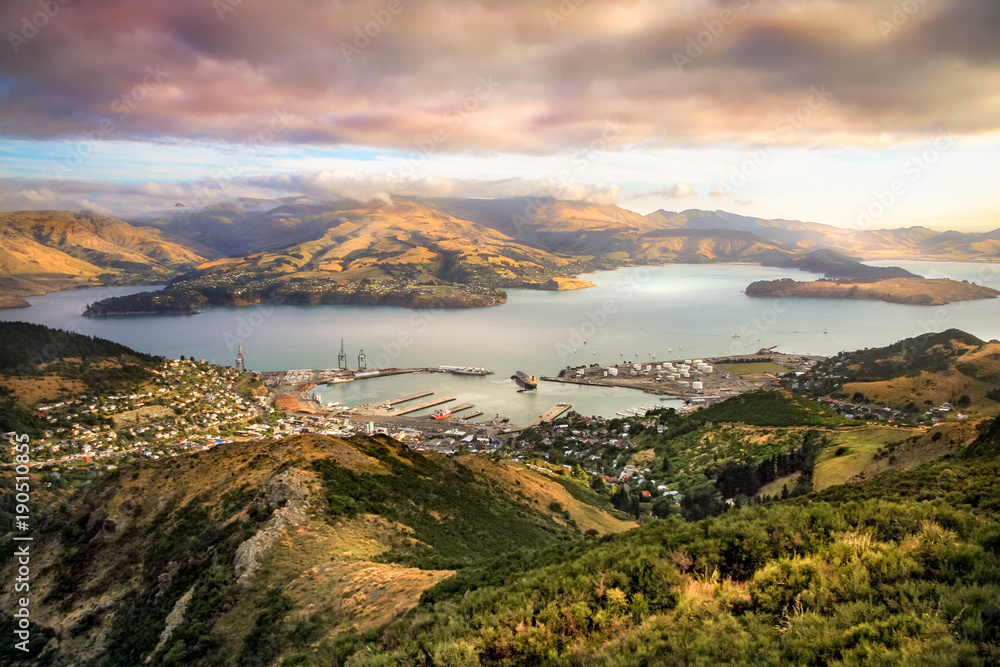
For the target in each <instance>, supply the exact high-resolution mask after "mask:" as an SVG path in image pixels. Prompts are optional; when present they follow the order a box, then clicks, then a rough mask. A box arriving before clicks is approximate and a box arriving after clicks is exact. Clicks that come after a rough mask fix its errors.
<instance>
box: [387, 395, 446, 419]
mask: <svg viewBox="0 0 1000 667" xmlns="http://www.w3.org/2000/svg"><path fill="white" fill-rule="evenodd" d="M432 393H433V392H432ZM454 400H455V397H454V396H445V397H443V398H432V399H431V400H429V401H426V402H424V403H420V404H419V405H412V406H410V407H408V408H403V409H402V410H393V411H392V414H394V415H406V414H409V413H411V412H416V411H417V410H423V409H424V408H433V407H434V406H435V405H441V404H442V403H447V402H448V401H454Z"/></svg>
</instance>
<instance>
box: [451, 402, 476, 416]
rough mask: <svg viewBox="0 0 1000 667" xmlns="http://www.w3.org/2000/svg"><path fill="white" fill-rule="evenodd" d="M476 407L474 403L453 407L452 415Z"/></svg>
mask: <svg viewBox="0 0 1000 667" xmlns="http://www.w3.org/2000/svg"><path fill="white" fill-rule="evenodd" d="M474 407H476V406H475V405H474V404H473V403H462V404H461V405H457V406H455V407H453V408H452V409H451V412H452V414H454V413H456V412H461V411H462V410H468V409H469V408H474Z"/></svg>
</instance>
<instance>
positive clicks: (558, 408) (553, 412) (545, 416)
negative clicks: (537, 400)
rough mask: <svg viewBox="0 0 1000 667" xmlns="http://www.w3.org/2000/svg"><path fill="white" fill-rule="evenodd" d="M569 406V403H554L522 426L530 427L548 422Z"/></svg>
mask: <svg viewBox="0 0 1000 667" xmlns="http://www.w3.org/2000/svg"><path fill="white" fill-rule="evenodd" d="M571 407H573V406H572V405H570V404H569V403H556V404H555V405H554V406H553V407H551V408H549V409H548V410H546V411H545V412H543V413H542V414H540V415H538V416H537V417H535V418H534V419H532V420H531V421H530V422H528V423H527V424H525V425H524V428H532V427H534V426H538V425H539V424H544V423H545V422H550V421H552V420H553V419H555V418H556V417H558V416H559V415H561V414H562V413H564V412H566V411H567V410H569V409H570V408H571Z"/></svg>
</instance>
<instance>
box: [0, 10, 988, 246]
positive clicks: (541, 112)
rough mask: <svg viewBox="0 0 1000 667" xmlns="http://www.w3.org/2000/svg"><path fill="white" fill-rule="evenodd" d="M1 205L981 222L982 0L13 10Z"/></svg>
mask: <svg viewBox="0 0 1000 667" xmlns="http://www.w3.org/2000/svg"><path fill="white" fill-rule="evenodd" d="M0 28H2V32H3V35H4V40H3V41H4V43H3V44H0V54H2V55H0V210H21V209H46V208H60V209H71V210H76V209H84V208H86V209H91V210H95V211H98V212H101V213H106V214H111V215H119V216H122V217H128V216H141V215H154V214H156V213H157V212H159V211H164V210H169V209H170V208H171V207H173V206H175V205H176V204H178V203H181V204H184V205H185V206H204V205H207V204H210V203H214V202H217V201H224V200H227V199H232V198H235V197H240V196H253V197H281V196H287V195H305V196H308V197H313V198H320V199H322V198H336V197H353V198H359V199H371V198H375V197H379V198H386V197H410V196H470V197H495V196H516V195H547V196H554V197H558V198H563V199H572V200H583V201H591V202H598V203H617V204H618V205H620V206H623V207H625V208H629V209H632V210H636V211H639V212H641V213H648V212H651V211H654V210H657V209H660V208H663V209H666V210H672V211H678V210H686V209H693V208H700V209H712V210H715V209H723V210H727V211H732V212H734V213H740V214H743V215H752V216H759V217H765V218H790V219H801V220H811V221H816V222H826V223H830V224H835V225H841V226H847V227H861V228H877V227H895V226H909V225H917V224H919V225H927V226H930V227H934V228H940V229H946V228H948V229H958V230H962V231H980V230H989V229H994V228H997V227H1000V195H998V194H997V193H998V192H1000V189H998V188H996V185H995V183H996V175H995V170H996V166H997V164H998V159H997V158H998V157H1000V39H997V38H996V35H997V34H1000V3H998V2H996V0H661V1H654V0H616V1H604V0H542V1H539V0H495V1H494V0H490V1H485V0H484V1H481V2H462V1H451V2H443V1H441V0H357V1H353V0H352V1H346V0H345V1H341V0H282V2H274V1H270V2H269V1H267V0H169V1H168V0H162V1H157V0H5V2H3V3H2V5H0Z"/></svg>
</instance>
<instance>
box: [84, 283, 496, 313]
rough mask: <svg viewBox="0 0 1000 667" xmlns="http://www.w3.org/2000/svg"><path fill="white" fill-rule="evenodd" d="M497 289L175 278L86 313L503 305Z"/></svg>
mask: <svg viewBox="0 0 1000 667" xmlns="http://www.w3.org/2000/svg"><path fill="white" fill-rule="evenodd" d="M506 301H507V293H506V292H504V291H503V290H501V289H495V288H490V287H483V286H478V285H449V284H424V285H412V284H408V283H406V282H403V281H393V280H386V281H375V280H362V281H360V282H358V283H349V284H343V283H337V282H333V281H330V280H325V279H322V278H313V279H301V278H291V279H284V280H280V279H265V280H260V281H251V280H235V281H233V282H231V283H230V284H228V285H225V284H223V285H220V284H218V283H217V282H213V281H204V280H193V281H180V282H178V283H176V284H171V285H168V286H167V287H165V288H164V289H161V290H158V291H154V292H139V293H137V294H128V295H125V296H116V297H110V298H107V299H103V300H101V301H98V302H96V303H91V304H89V305H88V306H87V308H86V310H85V311H84V313H83V314H84V316H86V317H121V316H129V315H196V314H198V313H199V312H200V309H202V308H205V307H210V306H251V305H255V304H261V303H266V304H272V305H281V304H284V305H293V306H316V305H329V306H333V305H357V306H362V305H363V306H376V305H377V306H403V307H406V308H481V307H485V306H497V305H500V304H502V303H506Z"/></svg>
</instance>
